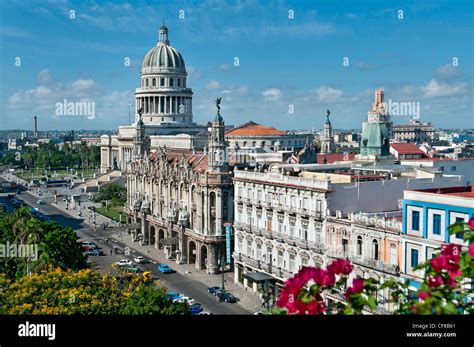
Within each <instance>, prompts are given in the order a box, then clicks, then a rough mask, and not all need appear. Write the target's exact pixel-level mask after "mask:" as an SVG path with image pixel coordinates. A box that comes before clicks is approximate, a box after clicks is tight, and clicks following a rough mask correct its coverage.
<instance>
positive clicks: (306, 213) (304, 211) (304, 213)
mask: <svg viewBox="0 0 474 347" xmlns="http://www.w3.org/2000/svg"><path fill="white" fill-rule="evenodd" d="M298 213H299V214H300V215H301V216H304V217H307V216H309V210H308V209H307V208H299V209H298Z"/></svg>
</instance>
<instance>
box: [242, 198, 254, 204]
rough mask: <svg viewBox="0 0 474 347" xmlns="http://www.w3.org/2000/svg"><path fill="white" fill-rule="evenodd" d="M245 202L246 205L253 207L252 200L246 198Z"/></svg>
mask: <svg viewBox="0 0 474 347" xmlns="http://www.w3.org/2000/svg"><path fill="white" fill-rule="evenodd" d="M243 201H244V203H245V204H246V205H253V201H252V199H250V198H244V199H243Z"/></svg>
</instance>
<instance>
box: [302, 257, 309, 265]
mask: <svg viewBox="0 0 474 347" xmlns="http://www.w3.org/2000/svg"><path fill="white" fill-rule="evenodd" d="M301 265H303V266H308V258H301Z"/></svg>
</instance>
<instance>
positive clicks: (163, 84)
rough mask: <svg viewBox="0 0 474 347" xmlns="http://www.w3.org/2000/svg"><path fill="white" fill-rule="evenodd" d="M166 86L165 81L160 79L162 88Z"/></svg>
mask: <svg viewBox="0 0 474 347" xmlns="http://www.w3.org/2000/svg"><path fill="white" fill-rule="evenodd" d="M164 86H165V79H164V78H163V77H162V78H160V87H164Z"/></svg>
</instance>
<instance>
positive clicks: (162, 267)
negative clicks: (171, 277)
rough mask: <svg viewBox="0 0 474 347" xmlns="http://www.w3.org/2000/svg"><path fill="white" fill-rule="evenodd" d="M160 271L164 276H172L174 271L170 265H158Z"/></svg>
mask: <svg viewBox="0 0 474 347" xmlns="http://www.w3.org/2000/svg"><path fill="white" fill-rule="evenodd" d="M158 271H159V272H161V273H164V274H170V273H173V272H174V271H173V270H172V269H171V268H170V267H169V266H168V264H160V265H158Z"/></svg>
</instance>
